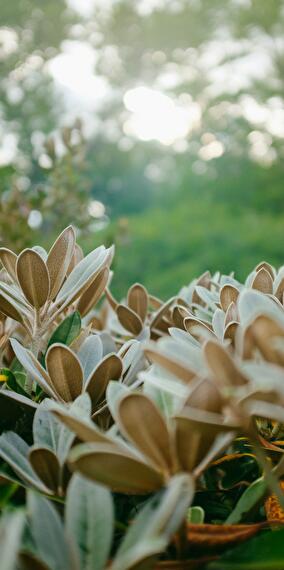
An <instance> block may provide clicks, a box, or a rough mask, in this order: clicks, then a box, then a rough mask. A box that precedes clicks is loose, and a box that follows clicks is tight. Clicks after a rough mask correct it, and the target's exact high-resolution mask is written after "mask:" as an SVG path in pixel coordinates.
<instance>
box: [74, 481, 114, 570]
mask: <svg viewBox="0 0 284 570" xmlns="http://www.w3.org/2000/svg"><path fill="white" fill-rule="evenodd" d="M113 519H114V509H113V501H112V497H111V493H110V491H108V490H107V489H106V488H105V487H102V486H101V485H98V484H96V483H93V482H90V481H88V480H87V479H85V478H84V477H81V476H80V475H73V477H72V479H71V482H70V484H69V486H68V490H67V497H66V507H65V524H66V529H67V531H68V532H69V534H70V536H72V538H73V540H74V542H76V543H77V545H78V550H79V552H80V559H81V568H82V569H83V568H84V570H104V568H105V566H106V564H107V561H108V557H109V554H110V548H111V543H112V535H113Z"/></svg>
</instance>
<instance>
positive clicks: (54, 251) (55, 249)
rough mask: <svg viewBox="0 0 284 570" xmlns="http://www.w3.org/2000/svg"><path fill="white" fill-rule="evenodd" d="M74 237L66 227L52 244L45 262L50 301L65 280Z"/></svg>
mask: <svg viewBox="0 0 284 570" xmlns="http://www.w3.org/2000/svg"><path fill="white" fill-rule="evenodd" d="M75 241H76V236H75V232H74V229H73V228H72V226H68V228H66V229H65V230H63V232H62V233H61V234H60V236H59V237H58V238H57V240H56V241H55V243H54V244H53V246H52V248H51V250H50V252H49V254H48V258H47V261H46V265H47V268H48V272H49V277H50V293H49V297H50V299H52V300H53V299H54V298H55V297H56V295H57V293H58V291H59V289H60V287H61V285H62V283H63V281H64V279H65V276H66V273H67V269H68V267H69V265H70V262H71V259H72V256H73V253H74V247H75Z"/></svg>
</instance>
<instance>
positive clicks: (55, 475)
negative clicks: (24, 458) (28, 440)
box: [29, 446, 60, 493]
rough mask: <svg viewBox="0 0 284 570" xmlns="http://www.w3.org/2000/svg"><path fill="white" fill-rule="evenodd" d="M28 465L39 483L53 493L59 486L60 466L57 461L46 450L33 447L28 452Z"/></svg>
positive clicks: (49, 451) (48, 450)
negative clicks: (41, 482)
mask: <svg viewBox="0 0 284 570" xmlns="http://www.w3.org/2000/svg"><path fill="white" fill-rule="evenodd" d="M29 459H30V463H31V465H32V467H33V469H34V471H35V473H36V474H37V475H38V477H39V478H40V480H41V481H43V483H44V484H45V485H46V486H47V487H48V489H50V490H51V491H53V492H54V493H57V492H58V488H59V485H60V465H59V462H58V459H57V457H56V455H55V453H53V451H51V450H50V449H48V448H44V447H38V446H33V447H31V449H30V451H29Z"/></svg>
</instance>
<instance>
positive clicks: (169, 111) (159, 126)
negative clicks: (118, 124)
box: [123, 86, 201, 145]
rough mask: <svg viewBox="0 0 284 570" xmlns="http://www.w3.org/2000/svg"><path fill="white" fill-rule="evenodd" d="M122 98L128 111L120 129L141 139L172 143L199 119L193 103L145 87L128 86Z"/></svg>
mask: <svg viewBox="0 0 284 570" xmlns="http://www.w3.org/2000/svg"><path fill="white" fill-rule="evenodd" d="M123 101H124V105H125V107H126V109H127V110H128V111H130V113H131V115H130V117H129V118H128V119H127V120H126V122H125V123H124V132H125V134H127V135H132V136H135V137H137V138H138V139H140V140H142V141H150V140H157V141H159V142H160V143H162V144H164V145H172V144H173V143H174V142H175V141H176V140H178V139H183V138H185V137H186V136H187V135H188V133H189V132H190V131H191V130H192V129H193V128H194V127H195V126H196V125H197V124H198V123H199V120H200V114H201V113H200V107H199V105H198V104H197V103H190V104H189V105H188V104H187V105H181V104H179V103H177V102H175V101H174V100H173V99H171V98H170V97H168V95H165V94H164V93H161V92H160V91H156V90H154V89H150V88H149V87H142V86H141V87H136V88H134V89H130V90H129V91H127V92H126V93H125V95H124V98H123Z"/></svg>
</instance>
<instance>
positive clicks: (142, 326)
mask: <svg viewBox="0 0 284 570" xmlns="http://www.w3.org/2000/svg"><path fill="white" fill-rule="evenodd" d="M106 296H107V300H108V302H109V305H110V307H111V309H112V311H113V313H114V316H115V319H113V318H111V319H110V327H111V328H112V329H113V331H114V332H115V334H117V335H120V336H129V335H130V336H134V337H136V338H138V339H139V338H143V337H147V335H150V336H151V338H158V337H159V336H162V335H163V334H167V332H168V329H169V327H170V326H172V324H173V322H172V315H171V305H172V304H173V302H174V298H172V299H169V300H168V301H167V302H166V303H163V302H162V301H161V300H160V299H157V298H156V297H153V296H152V295H150V294H149V293H148V291H147V290H146V289H145V287H144V286H143V285H141V284H140V283H135V284H134V285H132V286H131V287H130V289H129V290H128V293H127V299H126V302H124V303H119V302H118V301H117V300H116V299H115V298H114V297H113V295H112V294H111V292H110V291H109V290H108V289H107V290H106Z"/></svg>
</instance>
